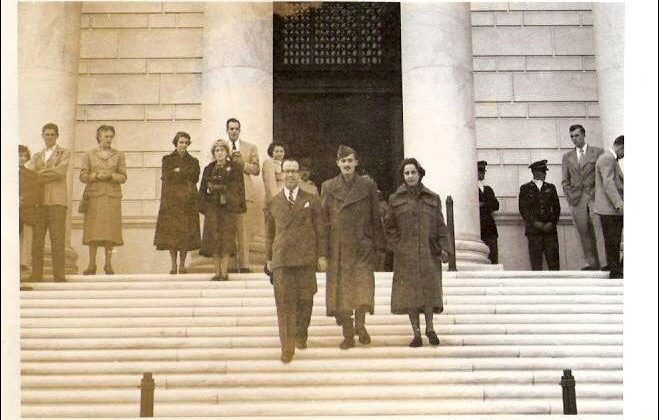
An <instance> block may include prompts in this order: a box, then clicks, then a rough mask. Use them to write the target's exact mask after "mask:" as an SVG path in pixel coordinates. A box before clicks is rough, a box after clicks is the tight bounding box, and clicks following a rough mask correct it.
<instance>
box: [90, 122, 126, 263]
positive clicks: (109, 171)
mask: <svg viewBox="0 0 659 420" xmlns="http://www.w3.org/2000/svg"><path fill="white" fill-rule="evenodd" d="M114 135H115V131H114V127H112V126H110V125H102V126H100V127H98V129H97V130H96V141H97V142H98V144H99V148H98V149H94V150H90V151H89V152H87V153H86V154H85V157H84V159H83V161H82V168H81V170H80V181H81V182H83V183H84V184H85V191H84V193H83V200H82V201H83V204H82V206H81V207H82V208H83V210H84V213H85V218H84V225H83V231H82V243H83V245H89V266H88V267H87V269H86V270H85V271H83V274H85V275H87V274H94V273H96V250H97V248H98V247H99V246H103V247H105V265H104V267H103V268H104V270H105V273H106V274H114V270H113V269H112V249H113V248H114V247H115V246H119V245H123V244H124V240H123V235H122V229H121V197H122V193H121V184H123V183H124V182H126V157H125V155H124V154H123V152H120V151H118V150H116V149H114V148H112V140H113V139H114Z"/></svg>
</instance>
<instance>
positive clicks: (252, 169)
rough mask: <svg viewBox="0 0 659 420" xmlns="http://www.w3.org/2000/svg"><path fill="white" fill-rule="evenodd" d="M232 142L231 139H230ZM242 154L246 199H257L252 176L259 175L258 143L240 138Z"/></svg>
mask: <svg viewBox="0 0 659 420" xmlns="http://www.w3.org/2000/svg"><path fill="white" fill-rule="evenodd" d="M229 144H231V141H229ZM240 156H241V159H240V160H241V161H242V165H243V174H244V177H243V184H244V186H245V201H252V202H253V201H255V200H256V197H255V188H256V187H255V186H254V181H253V180H252V176H259V174H260V173H261V166H260V164H259V151H258V149H257V148H256V145H254V144H252V143H249V142H246V141H245V140H242V139H241V140H240Z"/></svg>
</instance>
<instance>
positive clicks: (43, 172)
mask: <svg viewBox="0 0 659 420" xmlns="http://www.w3.org/2000/svg"><path fill="white" fill-rule="evenodd" d="M41 137H42V138H43V140H44V143H45V145H46V148H45V149H44V150H42V151H40V152H38V153H35V154H34V156H33V157H32V162H31V166H32V168H33V169H34V170H35V171H36V172H37V173H38V174H39V177H40V179H41V182H42V183H43V204H42V205H41V206H39V207H38V209H37V211H36V214H35V220H34V231H33V233H32V279H31V280H32V281H41V280H43V254H44V246H45V239H46V231H48V232H49V236H50V244H51V250H52V260H53V279H54V280H55V281H65V273H64V262H65V254H64V252H65V249H64V248H65V239H66V207H67V205H68V195H67V185H66V184H67V177H66V175H67V172H68V170H69V160H70V157H71V154H70V152H69V151H68V150H67V149H64V148H63V147H60V146H59V145H58V144H57V139H58V137H59V128H58V127H57V125H56V124H53V123H48V124H46V125H44V126H43V128H42V129H41Z"/></svg>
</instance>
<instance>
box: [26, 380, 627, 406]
mask: <svg viewBox="0 0 659 420" xmlns="http://www.w3.org/2000/svg"><path fill="white" fill-rule="evenodd" d="M578 391H579V398H580V399H583V398H603V399H611V398H622V384H580V386H579V390H578ZM561 396H562V389H561V386H560V385H558V384H554V385H510V384H506V385H505V386H503V385H500V384H494V385H443V384H423V385H418V384H416V385H399V386H396V387H391V386H387V385H352V384H341V385H317V386H314V387H312V388H309V387H300V386H298V387H295V386H293V387H265V386H249V387H231V388H222V389H209V388H206V389H199V388H177V389H156V391H155V396H154V400H155V405H159V404H161V403H167V402H170V403H173V402H180V403H182V404H187V403H208V404H225V403H227V402H235V401H254V402H266V401H297V402H308V401H331V400H335V401H350V400H363V399H374V400H389V399H430V400H433V399H481V400H492V399H501V398H504V399H514V398H539V399H560V398H561ZM22 401H23V403H27V404H67V403H68V404H70V403H77V404H90V403H92V404H93V403H108V402H114V403H119V404H121V403H130V402H133V403H138V404H139V402H140V390H139V389H132V390H128V389H122V390H104V389H94V390H90V389H86V388H78V389H76V388H71V389H67V390H64V391H59V390H25V391H23V392H22Z"/></svg>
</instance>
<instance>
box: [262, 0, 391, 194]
mask: <svg viewBox="0 0 659 420" xmlns="http://www.w3.org/2000/svg"><path fill="white" fill-rule="evenodd" d="M274 10H275V15H274V113H273V114H274V133H273V134H274V139H276V140H278V141H283V142H284V143H286V144H287V145H288V147H289V155H291V156H293V157H296V158H310V160H311V162H312V168H311V179H312V180H313V181H314V182H315V183H316V185H318V186H319V187H320V184H321V183H322V181H324V180H326V179H329V178H332V177H334V176H336V175H337V174H338V173H339V170H338V168H337V167H336V163H335V155H336V149H337V147H338V145H339V144H347V145H350V146H352V147H354V148H355V149H356V150H357V151H358V152H359V154H360V167H359V171H360V172H361V173H363V174H368V175H370V176H372V177H373V178H374V179H375V181H376V182H377V184H378V187H379V188H380V189H381V190H382V191H383V193H384V194H385V197H387V196H388V195H389V194H390V193H391V192H392V191H393V190H395V188H396V186H397V185H396V174H395V172H396V171H395V169H396V166H397V163H398V162H399V161H400V160H401V159H402V157H403V142H402V105H401V103H402V99H401V98H402V94H401V73H400V6H399V4H397V3H275V5H274Z"/></svg>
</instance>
